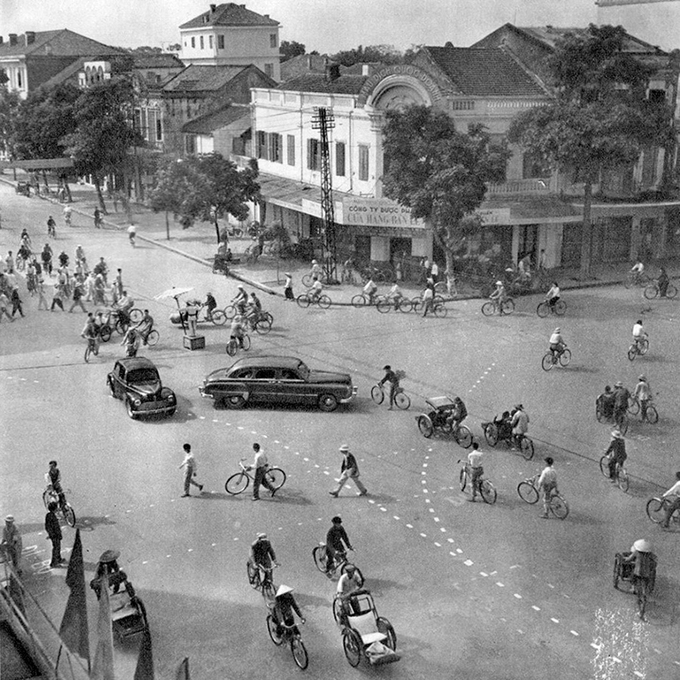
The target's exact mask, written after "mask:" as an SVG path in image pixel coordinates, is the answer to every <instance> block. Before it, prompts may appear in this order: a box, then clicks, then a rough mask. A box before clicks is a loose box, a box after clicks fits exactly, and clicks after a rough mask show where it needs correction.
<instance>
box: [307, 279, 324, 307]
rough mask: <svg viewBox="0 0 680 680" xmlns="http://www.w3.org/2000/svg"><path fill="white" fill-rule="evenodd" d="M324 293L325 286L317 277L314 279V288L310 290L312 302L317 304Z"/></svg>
mask: <svg viewBox="0 0 680 680" xmlns="http://www.w3.org/2000/svg"><path fill="white" fill-rule="evenodd" d="M322 292H323V284H322V283H321V280H320V279H319V277H317V276H315V277H314V279H313V283H312V287H311V288H310V289H309V298H310V300H311V301H312V302H316V301H317V300H318V299H319V298H320V297H321V293H322Z"/></svg>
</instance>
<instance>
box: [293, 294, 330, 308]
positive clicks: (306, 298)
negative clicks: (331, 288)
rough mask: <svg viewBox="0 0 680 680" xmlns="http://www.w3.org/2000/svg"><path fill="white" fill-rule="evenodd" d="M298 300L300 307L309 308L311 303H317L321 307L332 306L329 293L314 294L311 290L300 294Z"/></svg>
mask: <svg viewBox="0 0 680 680" xmlns="http://www.w3.org/2000/svg"><path fill="white" fill-rule="evenodd" d="M296 302H297V304H298V307H301V308H302V309H307V307H309V305H311V304H317V305H319V307H321V309H328V308H329V307H330V306H331V299H330V298H329V297H328V295H323V294H321V295H317V296H312V295H311V294H310V292H309V291H307V292H306V293H302V295H298V296H297V299H296Z"/></svg>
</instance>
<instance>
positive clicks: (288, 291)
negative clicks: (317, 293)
mask: <svg viewBox="0 0 680 680" xmlns="http://www.w3.org/2000/svg"><path fill="white" fill-rule="evenodd" d="M283 292H284V294H285V296H286V300H295V296H294V295H293V277H292V276H291V275H290V274H289V273H288V272H286V283H285V284H284V286H283Z"/></svg>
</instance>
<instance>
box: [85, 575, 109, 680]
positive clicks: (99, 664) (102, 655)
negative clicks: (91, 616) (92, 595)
mask: <svg viewBox="0 0 680 680" xmlns="http://www.w3.org/2000/svg"><path fill="white" fill-rule="evenodd" d="M90 678H91V680H115V676H114V672H113V630H112V629H111V603H110V602H109V580H108V575H107V576H103V577H102V590H101V597H100V598H99V616H98V617H97V650H96V651H95V653H94V663H93V664H92V673H90Z"/></svg>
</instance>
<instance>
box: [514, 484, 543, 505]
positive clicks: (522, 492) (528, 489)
mask: <svg viewBox="0 0 680 680" xmlns="http://www.w3.org/2000/svg"><path fill="white" fill-rule="evenodd" d="M517 494H518V495H519V497H520V498H521V499H522V500H523V501H524V502H525V503H528V504H529V505H534V504H536V503H538V489H536V487H535V486H534V485H533V484H531V482H527V481H526V480H525V481H523V482H520V483H519V484H518V485H517Z"/></svg>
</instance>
